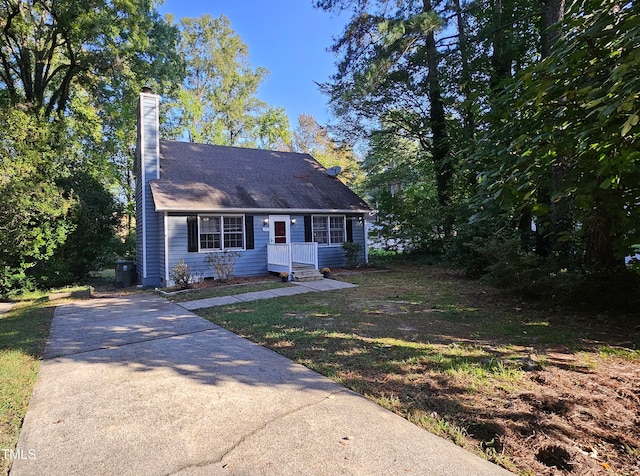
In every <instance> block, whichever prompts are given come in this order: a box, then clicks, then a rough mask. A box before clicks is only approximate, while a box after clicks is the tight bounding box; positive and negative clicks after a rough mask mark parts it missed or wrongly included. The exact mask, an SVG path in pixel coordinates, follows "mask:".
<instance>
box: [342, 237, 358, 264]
mask: <svg viewBox="0 0 640 476" xmlns="http://www.w3.org/2000/svg"><path fill="white" fill-rule="evenodd" d="M361 250H362V245H361V244H360V243H355V242H349V241H345V242H344V243H342V251H344V256H345V258H346V259H347V267H348V268H356V267H357V266H358V257H359V256H358V255H359V254H360V251H361Z"/></svg>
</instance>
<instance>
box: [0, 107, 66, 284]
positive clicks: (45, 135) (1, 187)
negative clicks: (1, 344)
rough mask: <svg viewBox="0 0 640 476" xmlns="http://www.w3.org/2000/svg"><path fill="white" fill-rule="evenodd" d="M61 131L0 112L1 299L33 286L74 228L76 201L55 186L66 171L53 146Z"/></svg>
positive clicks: (19, 114)
mask: <svg viewBox="0 0 640 476" xmlns="http://www.w3.org/2000/svg"><path fill="white" fill-rule="evenodd" d="M61 129H62V128H61V126H60V125H59V124H50V123H48V122H46V121H43V120H34V119H33V118H32V117H31V115H29V114H28V113H26V112H24V111H20V110H16V109H14V110H9V111H3V110H0V196H2V206H1V207H0V295H6V294H7V293H8V292H9V291H11V290H12V289H15V288H21V287H25V286H27V285H30V284H33V281H32V279H30V277H29V274H28V273H29V272H30V270H31V269H32V268H34V267H35V266H36V265H37V264H38V263H40V262H42V261H46V260H48V259H49V258H51V256H53V254H54V252H55V251H56V249H57V248H58V246H60V245H61V244H62V243H64V242H65V240H66V238H67V236H68V234H69V233H70V232H71V231H73V229H74V225H73V223H71V222H70V221H69V220H68V219H67V214H68V212H69V210H70V208H71V206H72V205H73V200H72V199H70V198H68V197H66V196H65V195H64V193H63V191H62V190H61V189H60V187H59V186H58V184H57V183H56V182H57V181H58V180H59V179H60V178H61V177H62V176H64V175H65V171H64V169H63V168H60V167H56V166H55V164H56V162H57V160H56V159H57V154H56V150H55V149H52V147H51V144H60V142H59V137H60V132H61ZM58 147H59V145H58Z"/></svg>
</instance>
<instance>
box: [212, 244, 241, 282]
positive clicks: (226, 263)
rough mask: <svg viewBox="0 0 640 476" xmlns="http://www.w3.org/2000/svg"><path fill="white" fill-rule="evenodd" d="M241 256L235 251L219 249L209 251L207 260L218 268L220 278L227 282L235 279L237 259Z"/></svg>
mask: <svg viewBox="0 0 640 476" xmlns="http://www.w3.org/2000/svg"><path fill="white" fill-rule="evenodd" d="M238 256H240V255H239V254H238V253H236V252H235V251H227V250H225V251H218V252H215V253H207V257H206V261H207V263H208V264H209V265H210V266H213V269H215V270H216V274H217V275H218V279H219V280H220V281H222V282H223V283H226V282H228V281H230V280H232V279H233V271H234V269H235V267H236V259H237V258H238Z"/></svg>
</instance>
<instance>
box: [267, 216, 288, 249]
mask: <svg viewBox="0 0 640 476" xmlns="http://www.w3.org/2000/svg"><path fill="white" fill-rule="evenodd" d="M289 223H290V219H289V216H288V215H270V216H269V243H289V231H290V228H289V226H290V225H289Z"/></svg>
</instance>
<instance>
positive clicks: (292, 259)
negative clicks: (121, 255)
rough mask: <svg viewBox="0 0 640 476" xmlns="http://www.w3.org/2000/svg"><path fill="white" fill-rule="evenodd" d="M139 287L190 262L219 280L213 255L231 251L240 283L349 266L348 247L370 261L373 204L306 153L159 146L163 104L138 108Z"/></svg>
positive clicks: (146, 100)
mask: <svg viewBox="0 0 640 476" xmlns="http://www.w3.org/2000/svg"><path fill="white" fill-rule="evenodd" d="M135 173H136V237H137V255H136V265H137V273H138V283H139V284H142V285H144V286H161V287H167V286H171V285H173V283H172V281H171V279H170V274H169V272H170V271H171V269H172V267H173V266H174V265H175V264H176V263H178V262H180V261H181V260H182V261H184V262H185V263H186V264H188V265H189V267H190V269H191V270H192V272H195V273H198V274H199V275H200V276H201V277H203V278H207V277H215V276H216V273H215V270H214V269H213V267H212V266H211V265H209V264H208V263H207V260H206V257H207V255H208V254H209V253H224V252H225V251H227V250H228V251H233V252H235V253H236V255H237V259H236V265H235V269H234V274H235V275H236V276H260V275H266V274H267V273H269V272H287V273H289V276H290V277H291V278H295V277H296V273H301V272H302V271H301V270H302V269H304V268H312V269H320V268H322V267H340V266H344V265H345V257H344V253H343V250H342V243H343V242H345V241H353V242H357V243H360V244H361V245H362V248H361V249H362V251H361V256H360V261H361V262H366V260H367V253H366V250H367V241H366V240H367V238H366V233H365V218H366V217H367V216H368V214H369V212H370V208H369V207H368V205H367V204H366V203H365V202H364V201H363V200H362V199H361V198H360V197H358V196H357V195H356V194H355V193H354V192H353V191H351V190H350V189H349V188H348V187H347V186H346V185H344V184H343V183H342V182H340V180H338V179H337V178H336V177H335V173H334V174H331V173H327V170H325V168H324V167H323V166H322V165H320V164H319V163H318V162H317V161H316V160H315V159H314V158H313V157H311V156H310V155H308V154H298V153H293V152H277V151H268V150H258V149H247V148H241V147H226V146H216V145H205V144H195V143H189V142H177V141H164V140H160V134H159V97H158V96H157V95H155V94H153V93H152V92H151V91H150V90H149V89H147V88H145V89H143V91H142V92H141V93H140V97H139V102H138V140H137V147H136V163H135Z"/></svg>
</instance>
